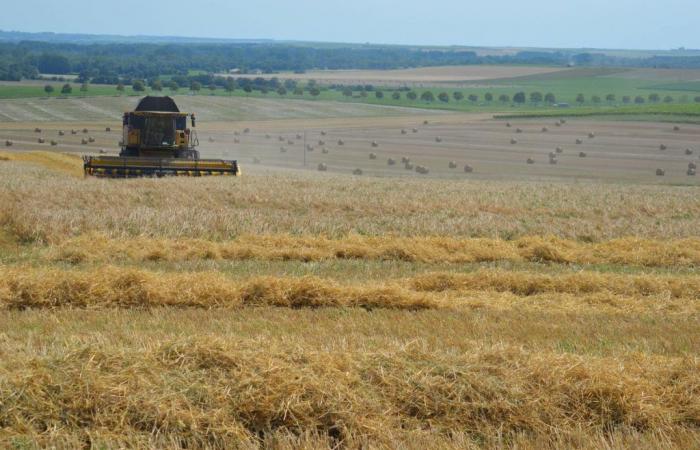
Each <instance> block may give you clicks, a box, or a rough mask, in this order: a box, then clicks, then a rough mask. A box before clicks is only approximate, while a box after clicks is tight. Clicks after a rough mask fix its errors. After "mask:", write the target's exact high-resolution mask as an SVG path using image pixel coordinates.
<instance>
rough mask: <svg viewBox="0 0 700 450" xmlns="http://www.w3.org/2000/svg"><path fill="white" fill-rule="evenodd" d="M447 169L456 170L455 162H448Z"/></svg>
mask: <svg viewBox="0 0 700 450" xmlns="http://www.w3.org/2000/svg"><path fill="white" fill-rule="evenodd" d="M447 167H449V168H450V169H456V168H457V162H456V161H450V162H448V163H447Z"/></svg>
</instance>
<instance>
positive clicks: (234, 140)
mask: <svg viewBox="0 0 700 450" xmlns="http://www.w3.org/2000/svg"><path fill="white" fill-rule="evenodd" d="M240 142H241V140H240V139H239V138H233V143H234V144H240Z"/></svg>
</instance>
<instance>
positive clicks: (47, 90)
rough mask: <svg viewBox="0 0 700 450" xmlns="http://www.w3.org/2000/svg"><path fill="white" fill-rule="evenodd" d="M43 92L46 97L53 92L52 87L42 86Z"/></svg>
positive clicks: (48, 85)
mask: <svg viewBox="0 0 700 450" xmlns="http://www.w3.org/2000/svg"><path fill="white" fill-rule="evenodd" d="M44 92H46V95H51V93H52V92H53V86H51V85H50V84H47V85H46V86H44Z"/></svg>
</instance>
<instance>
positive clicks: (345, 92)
mask: <svg viewBox="0 0 700 450" xmlns="http://www.w3.org/2000/svg"><path fill="white" fill-rule="evenodd" d="M343 96H345V97H352V88H351V87H349V86H346V87H344V88H343Z"/></svg>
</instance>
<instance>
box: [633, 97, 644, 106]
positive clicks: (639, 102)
mask: <svg viewBox="0 0 700 450" xmlns="http://www.w3.org/2000/svg"><path fill="white" fill-rule="evenodd" d="M634 102H635V103H636V104H638V105H641V104H642V103H644V97H642V96H641V95H638V96H636V97H635V98H634Z"/></svg>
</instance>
